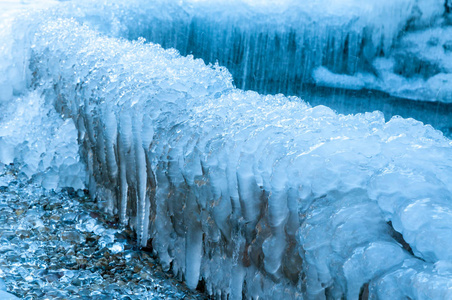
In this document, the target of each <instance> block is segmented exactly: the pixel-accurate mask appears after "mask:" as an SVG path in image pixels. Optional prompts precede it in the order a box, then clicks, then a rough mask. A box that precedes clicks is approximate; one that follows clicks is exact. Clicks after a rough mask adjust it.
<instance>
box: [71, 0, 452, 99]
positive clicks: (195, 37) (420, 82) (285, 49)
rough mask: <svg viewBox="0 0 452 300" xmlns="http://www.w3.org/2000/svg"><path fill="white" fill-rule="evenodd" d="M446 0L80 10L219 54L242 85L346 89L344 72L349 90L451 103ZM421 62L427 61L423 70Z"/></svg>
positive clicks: (131, 34) (106, 25)
mask: <svg viewBox="0 0 452 300" xmlns="http://www.w3.org/2000/svg"><path fill="white" fill-rule="evenodd" d="M444 2H445V1H444V0H419V1H414V0H401V1H388V0H385V1H366V2H365V3H363V1H359V0H348V1H334V0H321V1H295V0H285V1H251V0H248V1H244V0H235V1H222V0H219V1H216V2H215V5H212V3H211V1H206V0H203V1H199V0H186V1H180V2H170V3H168V1H153V2H152V3H149V4H143V3H141V2H140V1H128V2H126V3H122V2H115V3H114V4H99V5H98V6H96V9H95V10H93V8H92V5H91V4H85V7H86V8H88V9H86V10H83V13H82V14H80V15H79V16H80V17H86V16H87V15H88V16H89V18H85V19H84V20H83V22H89V23H91V24H95V26H97V28H98V29H100V30H104V31H106V32H109V33H110V34H111V33H116V34H119V35H122V36H127V37H128V38H129V39H137V38H138V37H145V38H146V39H147V40H148V41H151V42H154V43H158V44H160V45H162V46H163V47H164V48H170V47H173V48H175V49H178V50H179V51H180V53H181V54H182V55H188V54H193V55H194V56H195V57H199V58H202V59H204V61H206V62H211V63H215V62H216V61H218V62H219V64H220V65H222V66H226V67H227V68H228V70H230V72H231V73H232V75H233V78H234V81H235V85H236V86H237V87H239V88H242V89H251V90H256V91H259V92H261V93H284V94H298V93H300V91H302V90H304V89H310V88H312V86H317V87H324V86H326V87H334V88H348V86H347V85H345V86H344V84H343V83H344V82H343V81H342V80H339V81H338V80H337V76H342V77H343V78H344V77H348V78H349V79H352V78H354V81H359V82H360V85H359V86H356V85H353V88H355V89H356V88H359V89H373V90H379V91H383V92H386V93H389V94H391V95H393V96H397V97H402V98H408V99H414V100H427V101H441V102H446V103H451V102H452V94H451V91H449V89H447V88H445V86H447V85H449V83H450V81H451V79H450V76H451V75H450V74H451V73H450V69H449V68H448V67H447V65H448V61H451V51H450V48H451V47H450V44H451V43H452V40H451V39H449V38H448V37H449V36H450V35H448V34H447V33H448V32H449V31H450V23H451V21H450V16H449V15H448V12H447V11H446V6H445V4H444ZM79 5H80V4H79V3H77V6H79ZM98 10H102V11H103V12H102V13H101V14H99V13H98ZM87 12H88V13H87ZM81 19H82V18H81ZM432 28H434V31H436V32H434V33H433V34H432V33H431V30H432ZM438 35H440V36H439V37H438ZM419 38H421V41H422V43H418V42H417V41H418V40H419ZM430 39H431V40H430ZM413 40H414V41H415V42H414V43H412V41H413ZM410 41H411V43H410ZM407 46H408V47H407ZM429 54H431V55H429ZM438 60H441V62H438ZM425 66H431V68H428V70H420V69H422V68H424V67H425ZM319 70H320V71H319ZM324 71H328V72H327V73H326V72H324ZM322 74H325V76H321V75H322ZM419 74H421V75H422V76H418V75H419ZM331 75H333V76H331ZM363 78H364V79H365V80H364V81H363V80H362V79H363Z"/></svg>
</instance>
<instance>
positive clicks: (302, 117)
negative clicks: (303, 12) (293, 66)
mask: <svg viewBox="0 0 452 300" xmlns="http://www.w3.org/2000/svg"><path fill="white" fill-rule="evenodd" d="M380 2H381V4H375V5H376V7H374V6H371V7H370V8H372V9H373V10H374V11H375V10H376V11H377V12H378V13H381V16H383V15H384V13H383V12H380V11H379V10H378V9H377V8H378V7H380V6H379V5H381V7H382V8H387V7H388V6H385V5H389V4H388V3H389V2H388V1H380ZM162 3H164V2H162ZM162 3H160V2H156V3H155V4H153V5H155V6H153V8H154V9H155V8H156V7H157V8H159V7H161V5H163V4H162ZM313 3H314V2H313ZM321 3H327V2H326V1H322V2H321ZM349 3H350V5H352V4H353V3H355V1H349ZM391 3H392V2H391ZM400 3H401V4H394V5H395V6H394V8H391V9H390V10H389V12H393V13H399V14H400V12H402V15H403V16H402V17H403V18H405V19H403V18H402V19H403V20H406V19H407V18H410V17H411V10H409V9H408V10H406V9H405V10H401V9H400V8H401V7H404V6H403V5H408V6H407V7H408V8H412V4H413V2H411V1H401V2H400ZM417 3H418V4H419V5H420V6H419V7H418V8H417V9H419V10H421V12H423V13H422V15H421V16H419V17H418V18H415V19H414V21H413V22H414V23H413V25H412V26H414V27H416V26H419V27H422V26H423V22H428V21H429V20H430V18H434V17H435V16H437V15H438V14H442V10H435V7H437V5H436V4H437V3H436V2H434V3H433V4H435V5H427V6H422V5H424V4H425V3H426V2H423V1H418V2H417ZM429 3H430V4H431V2H429ZM441 3H442V2H441ZM71 5H72V4H68V5H67V6H66V4H61V5H60V6H58V7H57V8H54V9H52V10H49V11H47V12H40V13H39V14H28V16H27V18H18V19H17V21H15V22H12V23H11V24H12V25H11V30H12V36H14V37H15V38H11V39H6V41H8V43H12V45H18V44H19V45H25V47H23V48H21V49H26V51H25V50H24V51H22V52H19V53H16V52H14V51H13V50H12V49H14V48H15V46H11V45H10V44H8V45H7V46H6V47H5V48H4V49H10V50H8V51H10V54H11V55H12V53H14V54H15V55H16V56H12V59H11V60H10V61H9V62H8V64H9V65H8V66H9V67H11V68H12V69H13V70H16V69H17V68H18V67H20V66H22V67H24V71H23V73H21V74H22V75H20V76H19V75H18V76H17V78H13V79H7V80H10V81H9V82H10V83H8V84H10V86H11V87H12V90H13V92H12V94H11V93H10V94H8V95H7V98H8V97H9V98H11V99H15V101H23V100H21V99H28V97H34V98H33V99H35V100H34V101H32V103H37V104H36V106H37V107H38V108H37V109H38V113H36V118H34V117H33V118H31V119H32V120H35V119H36V120H37V122H38V123H39V122H42V123H43V124H47V123H45V122H50V124H51V125H49V128H52V130H53V131H52V130H50V131H47V129H46V130H43V131H42V132H43V133H42V134H43V135H44V136H46V137H48V138H49V137H50V138H51V139H52V140H53V139H55V140H57V141H65V143H66V144H64V143H62V142H58V143H57V146H52V141H50V142H49V143H44V146H45V147H50V148H49V149H51V150H47V148H46V149H44V148H39V149H44V150H39V151H40V152H39V151H38V152H30V153H43V155H44V156H43V157H45V156H46V155H49V157H51V158H50V160H51V161H52V163H51V164H50V166H51V168H50V169H48V167H47V165H45V164H44V162H43V163H42V164H43V167H45V168H44V169H42V170H44V171H41V172H44V175H42V176H45V175H47V173H46V172H48V174H50V175H49V177H48V178H49V179H46V180H44V179H43V180H42V183H43V185H45V186H47V187H50V188H58V187H60V186H62V185H66V184H68V182H71V181H70V180H66V179H65V180H63V183H61V181H60V180H61V179H60V178H63V177H65V176H67V175H68V172H69V171H71V172H72V170H73V169H74V168H75V167H73V165H76V166H78V165H80V162H84V163H85V165H86V169H87V170H88V174H87V175H86V176H87V179H86V180H81V182H82V183H83V182H86V184H87V186H88V188H89V191H90V193H91V196H92V197H95V198H96V199H97V200H98V205H99V206H100V207H101V208H102V209H103V210H104V211H106V212H108V213H110V214H112V215H116V216H118V217H119V219H120V221H121V222H122V223H124V224H129V225H130V226H131V227H132V228H133V229H134V230H135V231H136V233H137V237H138V242H139V244H140V245H141V246H143V247H147V246H148V242H149V239H152V246H153V249H154V252H155V253H156V254H157V255H158V257H159V259H160V262H161V264H162V266H163V267H164V268H165V269H171V270H172V272H174V274H175V275H176V276H177V277H178V278H180V279H182V278H183V279H185V281H186V282H187V285H188V286H189V287H190V288H195V287H196V286H197V285H198V283H199V280H200V279H201V278H203V279H204V282H205V285H206V286H205V288H206V290H207V292H208V293H209V294H212V295H215V296H217V297H221V296H223V297H224V296H225V295H229V296H230V297H231V298H233V299H235V298H239V297H241V296H242V293H244V295H245V296H246V297H249V298H251V297H253V298H257V297H260V298H281V297H291V298H308V299H319V298H320V299H321V298H333V299H337V298H342V297H346V298H350V299H353V298H357V297H359V295H360V293H362V292H363V291H364V290H366V293H369V295H370V297H374V298H378V297H379V298H388V297H389V295H394V297H393V298H396V299H403V298H404V297H405V298H406V297H408V298H411V299H438V298H444V299H447V298H451V297H452V294H451V289H450V286H451V284H452V275H451V272H450V264H451V263H452V255H451V253H450V251H448V249H450V248H451V247H452V245H451V241H452V202H451V200H452V185H451V183H452V142H451V141H450V140H448V139H447V138H445V137H444V136H443V135H442V133H441V132H439V131H436V130H435V129H433V128H432V127H431V126H425V125H423V124H422V123H420V122H418V121H416V120H413V119H402V118H400V117H395V118H392V119H391V120H390V121H389V122H385V120H384V117H383V115H382V114H381V113H379V112H373V113H365V114H357V115H340V114H336V113H335V112H334V111H332V110H331V109H329V108H327V107H325V106H317V107H311V106H310V105H308V104H306V103H305V102H303V101H302V100H300V99H298V98H296V97H285V96H283V95H276V96H262V95H260V94H258V93H256V92H251V91H248V92H246V91H243V90H239V89H236V88H235V87H234V85H233V82H232V76H231V74H230V73H229V72H228V71H227V70H226V69H225V68H222V67H219V66H218V65H209V66H206V65H205V64H204V62H203V61H202V60H199V59H194V58H193V57H191V56H187V57H183V56H181V55H179V53H178V52H177V51H176V50H164V49H163V48H162V47H161V46H159V45H156V44H145V43H144V41H143V40H139V41H134V42H130V41H126V40H124V39H119V38H116V37H115V36H120V35H123V34H124V32H125V31H127V30H129V29H130V27H127V26H125V25H124V24H126V25H130V24H131V23H127V20H126V19H121V18H125V17H124V16H133V14H132V13H133V12H135V11H134V8H133V5H136V3H134V2H132V4H124V3H119V4H118V6H117V8H111V7H113V6H114V5H113V6H111V7H110V8H111V9H112V10H113V11H115V9H118V10H119V11H120V9H123V8H124V7H127V5H130V10H128V13H123V15H121V14H119V16H115V18H118V19H115V18H110V17H109V16H110V15H109V12H111V11H112V10H110V11H109V10H108V9H106V10H102V11H101V12H98V18H95V17H94V16H95V15H93V14H92V13H93V11H90V10H89V9H88V8H86V7H85V8H86V9H87V11H84V10H83V9H85V8H84V6H83V5H87V4H86V3H85V4H83V3H81V4H80V7H81V9H80V10H74V11H75V12H74V13H73V15H74V16H75V18H72V19H70V18H66V17H68V16H71V11H72V10H70V9H69V10H66V9H67V7H71ZM99 5H100V4H99ZM159 5H160V6H159ZM178 5H179V4H169V5H168V9H169V11H170V12H171V11H172V10H175V11H176V12H177V11H179V12H180V14H183V13H182V12H184V11H185V10H182V11H180V10H179V9H180V8H179V6H178ZM191 5H193V6H191V7H192V8H190V9H193V11H195V12H196V11H197V10H196V8H197V7H198V6H197V5H200V6H199V7H206V9H207V7H208V6H207V5H204V6H203V3H202V1H201V2H199V3H198V2H193V3H192V4H191ZM224 5H226V4H224ZM249 5H250V6H253V5H254V2H252V1H251V2H249ZM267 5H272V4H271V1H269V2H268V4H267ZM391 5H392V4H391ZM398 5H401V6H398ZM410 5H411V6H410ZM107 6H108V5H107ZM151 6H152V5H151ZM94 7H97V6H96V5H95V6H94ZM187 7H190V6H187ZM219 7H220V9H221V7H222V6H219ZM350 7H354V6H350ZM350 7H349V8H350ZM389 7H393V6H389ZM441 7H443V6H441ZM107 8H108V7H107ZM127 8H128V9H129V7H127ZM245 8H246V7H245ZM320 8H322V7H321V6H319V7H318V8H317V11H319V10H320ZM405 8H406V7H405ZM300 9H301V8H300ZM312 9H313V10H314V11H316V10H315V5H314V6H313V7H312ZM347 9H348V8H347ZM366 9H367V8H366ZM187 10H188V8H187ZM245 11H248V10H245ZM293 11H294V12H297V11H298V10H297V9H294V10H293ZM347 11H348V10H347ZM146 12H147V10H146V9H143V11H142V13H141V14H138V16H137V18H136V19H134V20H135V21H136V22H138V24H140V22H141V21H140V18H141V17H143V16H145V15H146ZM189 12H191V11H189ZM228 12H230V11H228V10H226V11H225V16H226V17H224V16H223V15H220V16H222V17H224V20H227V22H232V21H231V20H230V17H229V15H228ZM239 12H240V11H239ZM258 12H259V10H258ZM327 12H328V13H331V12H335V11H334V10H332V11H329V10H327ZM358 12H359V14H360V13H361V12H362V11H361V10H358ZM364 12H366V10H364ZM275 13H278V12H275ZM343 13H344V12H343ZM353 13H356V14H358V13H357V12H355V11H354V10H352V9H350V14H352V15H353ZM370 13H371V12H368V14H370ZM378 13H377V16H380V15H379V14H378ZM344 15H345V16H346V17H347V18H348V17H349V14H345V13H344ZM121 16H122V17H121ZM154 16H155V15H154ZM188 16H190V14H188ZM233 16H235V15H233ZM390 16H393V15H390ZM429 16H430V17H429ZM163 17H164V13H163V15H162V18H163ZM386 17H387V16H386ZM294 18H295V14H294ZM319 18H320V17H319ZM347 18H345V19H346V20H349V19H347ZM217 19H218V20H219V21H222V20H223V19H222V18H220V17H219V18H217ZM394 19H395V20H400V19H399V18H394ZM245 20H246V19H245ZM275 20H276V21H275V22H276V24H279V25H281V26H283V25H284V24H286V22H287V20H283V21H281V20H280V19H278V18H276V17H275ZM333 20H336V16H333ZM340 20H342V19H340ZM359 20H360V19H358V21H356V22H357V23H356V24H361V23H360V21H359ZM363 20H366V19H365V18H363ZM391 20H392V19H391ZM225 22H226V21H225ZM372 22H373V21H372ZM380 22H381V18H380V19H378V18H376V20H375V24H380ZM404 22H405V21H404ZM404 22H401V23H400V24H404ZM82 23H84V24H82ZM333 23H334V22H333ZM146 24H148V25H149V24H150V23H146ZM157 24H158V23H157ZM164 24H167V23H163V25H164ZM197 24H200V25H201V24H202V26H206V23H197ZM243 24H245V23H243ZM269 24H272V23H269ZM289 24H290V22H289ZM345 24H348V23H347V22H346V23H345ZM353 24H355V23H353ZM366 24H367V23H366ZM372 24H373V23H372ZM394 24H396V25H394ZM394 24H392V23H391V24H389V25H390V26H389V25H388V26H387V27H388V28H386V27H385V30H389V31H385V34H384V35H383V33H381V32H379V33H378V34H377V33H375V34H373V33H372V32H374V31H371V33H369V34H370V36H372V37H373V36H376V37H377V39H376V44H375V45H374V46H375V47H376V48H371V49H380V50H384V49H389V48H391V47H392V46H390V45H393V44H392V43H393V39H394V38H395V37H397V32H398V30H400V26H402V25H400V24H399V23H397V22H395V23H394ZM123 25H124V26H125V27H122V26H123ZM163 25H162V24H159V26H163ZM253 25H254V24H250V26H253ZM339 25H340V26H339ZM339 25H338V28H341V26H344V23H343V22H342V23H340V24H339ZM393 25H394V26H393ZM146 26H147V25H146ZM155 26H157V25H155ZM353 26H354V25H353ZM366 26H367V25H366ZM366 26H364V25H363V26H361V27H360V26H358V27H356V28H360V29H361V30H364V29H363V28H372V27H366ZM137 28H138V29H140V26H137ZM165 28H166V27H165ZM168 28H171V27H168ZM203 28H206V31H207V32H209V30H210V29H211V30H214V28H216V27H215V26H213V25H212V26H211V27H208V26H206V27H203ZM209 28H210V29H209ZM218 28H222V27H221V26H219V27H218ZM352 28H355V27H352ZM394 28H397V30H395V29H394ZM141 29H142V28H141ZM208 29H209V30H208ZM215 30H216V29H215ZM338 30H339V29H338ZM347 30H352V29H350V28H348V27H347ZM347 30H346V31H344V28H342V29H341V31H340V32H347ZM366 30H370V29H366ZM378 30H380V31H381V30H382V29H381V28H380V29H375V32H378ZM102 31H110V34H109V35H110V36H108V35H105V34H102ZM250 32H254V33H255V31H250ZM322 32H323V31H322ZM325 32H334V30H333V31H328V30H327V31H324V32H323V33H325ZM352 32H354V31H352ZM388 32H389V33H392V35H391V34H389V33H388ZM19 33H20V34H21V35H19ZM129 33H130V35H133V34H134V33H133V32H129ZM214 36H215V35H214ZM311 36H312V35H311ZM383 36H384V38H383ZM320 37H322V35H320ZM389 37H390V38H389ZM366 38H367V37H366ZM319 40H322V39H319ZM362 41H363V40H361V42H362ZM366 41H367V40H366ZM343 42H344V43H345V41H343ZM323 46H325V45H323ZM319 47H320V46H319ZM325 47H326V46H325ZM386 47H387V48H386ZM394 47H395V46H394ZM320 49H327V48H320ZM322 51H323V50H322ZM369 51H370V50H369ZM318 53H322V52H321V51H320V52H318ZM307 57H309V56H307ZM350 57H351V56H350ZM370 57H372V56H370ZM345 61H346V63H345V64H346V65H348V64H349V62H350V61H349V59H348V58H347V60H345ZM378 61H379V63H380V64H381V65H382V66H383V67H384V66H385V65H386V64H387V63H388V61H387V60H386V59H385V58H382V59H381V60H378ZM1 67H3V66H1ZM318 67H320V69H319V68H317V69H316V71H315V72H317V73H319V74H320V75H319V78H322V77H328V78H329V80H330V81H331V80H335V81H336V82H337V84H342V85H344V86H345V87H352V86H359V84H361V83H360V82H364V84H365V82H367V81H366V80H368V77H367V75H366V76H364V75H363V76H362V77H359V76H358V77H356V78H355V77H353V76H352V75H353V74H348V75H347V74H346V75H344V74H340V73H341V72H337V71H334V70H329V69H328V68H325V67H322V66H321V65H318ZM313 70H314V69H313ZM333 71H334V72H333ZM429 72H430V71H429ZM342 73H344V72H342ZM335 74H339V75H338V76H336V75H335ZM363 74H364V73H363ZM358 79H359V80H360V81H359V80H358ZM329 80H325V84H327V82H328V81H329ZM357 82H358V83H359V84H358V85H357ZM40 99H41V100H40ZM39 101H41V102H39ZM12 103H16V102H12ZM17 103H19V102H17ZM13 107H14V105H13ZM17 107H21V105H19V104H18V105H17ZM46 109H48V110H46ZM53 109H55V110H53ZM13 112H14V110H13ZM9 116H11V115H9ZM25 116H28V113H27V114H25ZM44 116H46V118H45V117H44ZM60 116H61V117H60ZM13 117H14V114H12V117H11V118H13ZM5 118H6V119H5V120H6V121H5V122H9V119H8V118H7V117H5ZM11 122H12V123H11V124H15V123H16V122H18V124H19V125H20V122H21V120H16V121H11ZM39 124H41V123H39ZM65 124H66V125H65ZM44 128H46V127H45V126H44ZM60 128H63V129H61V134H55V132H58V130H59V129H60ZM17 132H19V133H18V134H13V133H10V134H9V138H10V139H11V140H12V138H11V137H15V136H16V135H18V136H20V135H22V132H27V130H25V129H24V130H22V129H21V130H18V131H17ZM36 134H37V133H36ZM59 137H61V140H59ZM7 138H8V135H5V139H4V141H5V143H8V145H10V146H9V147H10V148H8V149H14V155H12V154H11V151H12V150H8V149H7V148H5V149H7V150H5V153H6V154H5V155H4V157H6V158H10V160H11V159H14V160H15V159H17V158H18V159H20V164H24V162H25V163H26V160H25V158H28V155H24V154H22V153H27V152H22V150H20V151H18V153H19V154H16V149H23V146H22V145H23V142H22V141H20V140H19V142H9V140H8V139H7ZM37 139H38V140H40V139H41V138H40V136H37ZM23 140H25V141H29V140H32V138H31V137H30V136H27V137H26V138H23ZM2 141H3V139H2ZM76 143H78V144H76ZM74 145H76V146H74ZM44 146H42V147H44ZM21 147H22V148H21ZM59 147H61V148H59ZM52 149H56V150H52ZM74 149H75V150H74ZM33 151H35V150H33ZM66 152H67V153H69V154H70V155H69V156H70V159H69V163H66V162H65V160H61V159H59V158H60V155H63V156H64V155H67V154H66ZM2 155H3V154H2ZM77 155H80V159H78V156H77ZM30 157H31V154H30ZM39 157H41V154H39ZM22 160H23V161H24V162H22ZM38 161H39V160H38ZM43 161H45V159H43ZM53 162H55V164H53ZM26 164H29V165H31V163H26ZM40 165H41V162H40V161H39V163H38V166H40ZM39 170H41V169H39ZM75 170H76V171H74V173H70V172H69V175H70V176H76V177H82V178H83V176H85V175H83V174H84V172H83V171H82V170H83V168H80V169H77V168H75ZM23 173H24V174H25V175H27V173H26V172H25V171H23ZM29 174H32V172H30V173H29ZM27 176H28V175H27ZM46 178H47V177H46ZM68 185H70V184H68ZM65 220H67V222H74V227H75V228H76V229H77V230H78V231H79V233H74V232H72V231H68V232H66V233H62V235H61V237H62V238H63V237H66V238H67V240H68V242H69V241H77V240H79V239H80V234H91V233H93V234H96V233H102V234H106V236H104V237H103V238H102V239H101V240H100V241H99V243H100V244H101V245H102V246H105V247H107V248H108V249H109V251H110V252H112V253H116V252H117V253H120V252H121V251H123V250H122V249H123V248H122V247H123V244H122V243H121V242H114V241H112V239H111V237H110V236H108V232H105V231H103V230H101V229H100V228H99V227H96V226H97V225H98V224H97V223H96V222H95V221H94V220H93V219H92V218H89V216H85V215H80V216H79V217H77V218H72V217H71V216H67V217H66V218H65ZM23 226H24V227H25V226H29V227H32V226H35V227H38V228H40V227H41V226H39V224H31V223H29V222H28V223H25V222H24V223H23ZM80 232H81V233H80ZM18 272H19V271H18ZM19 274H21V273H19ZM231 274H233V276H231ZM51 275H52V274H49V276H50V277H49V278H53V277H52V276H51ZM85 275H86V274H85ZM85 275H84V274H80V277H79V278H78V279H77V280H76V281H71V282H75V283H76V284H85V282H86V280H85V279H86V278H85V277H86V276H85ZM21 276H22V275H21ZM69 276H70V274H69ZM69 276H68V278H69ZM25 277H26V276H25ZM67 280H69V279H67ZM92 280H94V281H96V280H100V279H99V278H97V279H96V278H93V279H92Z"/></svg>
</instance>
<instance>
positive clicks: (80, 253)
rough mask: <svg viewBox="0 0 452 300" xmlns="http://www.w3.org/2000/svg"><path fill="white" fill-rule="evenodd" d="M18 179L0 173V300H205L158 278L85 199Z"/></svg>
mask: <svg viewBox="0 0 452 300" xmlns="http://www.w3.org/2000/svg"><path fill="white" fill-rule="evenodd" d="M17 173H18V171H17V170H16V169H15V168H14V167H13V166H7V167H3V168H2V167H0V182H1V183H2V188H1V189H0V217H1V219H0V299H1V300H9V299H19V298H23V299H130V300H138V299H139V300H141V299H208V297H207V296H206V295H205V294H202V293H199V292H193V291H191V290H189V289H188V288H187V287H186V286H185V285H184V284H181V283H180V282H178V281H176V280H175V279H174V278H172V276H171V274H169V273H165V272H163V271H162V268H161V267H160V266H159V265H158V263H157V260H156V259H155V257H153V256H152V254H151V253H148V252H144V251H140V250H138V248H137V247H136V243H135V241H134V236H133V233H132V231H130V229H128V228H121V227H120V226H119V225H118V223H119V222H116V221H112V217H111V216H107V215H104V214H103V213H102V212H100V211H98V209H97V204H96V203H95V202H94V201H92V200H91V199H90V198H89V197H87V196H86V195H85V194H84V193H73V192H69V191H63V192H58V193H55V192H46V191H44V190H43V189H42V188H41V187H39V186H36V185H33V184H31V183H29V182H21V180H20V179H19V178H18V176H17ZM18 297H19V298H18Z"/></svg>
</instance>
